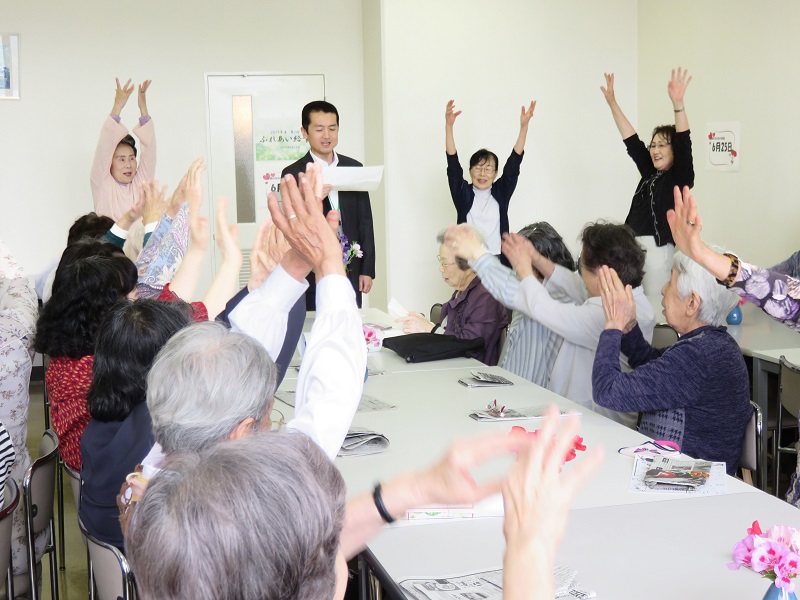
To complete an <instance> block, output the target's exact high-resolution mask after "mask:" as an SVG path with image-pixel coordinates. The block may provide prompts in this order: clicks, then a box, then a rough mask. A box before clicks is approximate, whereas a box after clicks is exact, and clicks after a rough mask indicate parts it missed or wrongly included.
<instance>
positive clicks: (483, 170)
mask: <svg viewBox="0 0 800 600" xmlns="http://www.w3.org/2000/svg"><path fill="white" fill-rule="evenodd" d="M470 171H472V172H473V173H478V174H484V175H491V174H492V173H494V172H495V168H494V167H493V166H491V165H483V166H482V167H481V166H479V165H475V166H474V167H472V169H470Z"/></svg>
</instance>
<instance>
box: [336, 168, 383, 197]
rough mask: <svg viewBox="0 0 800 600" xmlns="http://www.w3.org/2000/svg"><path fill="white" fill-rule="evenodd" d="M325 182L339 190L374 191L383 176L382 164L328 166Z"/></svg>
mask: <svg viewBox="0 0 800 600" xmlns="http://www.w3.org/2000/svg"><path fill="white" fill-rule="evenodd" d="M324 176H325V183H326V184H330V185H332V186H333V189H334V190H336V191H339V192H374V191H375V190H377V189H378V186H379V185H380V183H381V178H382V177H383V165H380V166H377V167H328V168H327V169H325V170H324Z"/></svg>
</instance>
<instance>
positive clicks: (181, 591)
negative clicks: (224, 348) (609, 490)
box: [126, 411, 600, 600]
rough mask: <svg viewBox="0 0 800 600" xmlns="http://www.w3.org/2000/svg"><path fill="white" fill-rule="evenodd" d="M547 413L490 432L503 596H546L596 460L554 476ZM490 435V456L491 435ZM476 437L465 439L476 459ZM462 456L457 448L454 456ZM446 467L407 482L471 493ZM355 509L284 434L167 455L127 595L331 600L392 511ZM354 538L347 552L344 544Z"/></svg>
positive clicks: (318, 460)
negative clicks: (519, 426)
mask: <svg viewBox="0 0 800 600" xmlns="http://www.w3.org/2000/svg"><path fill="white" fill-rule="evenodd" d="M556 415H557V413H555V412H553V411H551V412H550V414H549V416H548V418H546V419H545V421H544V423H543V427H542V429H541V430H540V435H538V436H536V437H535V438H530V437H529V436H508V435H507V434H501V435H502V439H503V440H504V442H502V445H503V446H504V447H505V450H509V449H510V446H509V440H514V441H515V442H520V443H521V445H520V446H519V448H518V450H519V458H518V460H517V462H516V464H515V465H514V467H513V468H512V470H511V473H510V474H509V476H508V478H507V481H506V482H505V484H504V486H503V498H504V503H505V514H506V516H505V528H504V532H505V536H506V542H507V550H506V553H505V558H504V560H503V595H504V597H505V598H509V599H511V600H519V599H522V598H528V599H534V600H541V599H548V600H549V599H550V598H553V597H554V595H555V592H554V585H553V568H554V562H553V561H554V560H555V555H556V547H557V546H558V543H559V541H560V539H561V537H562V536H563V533H564V530H565V528H566V522H567V518H568V513H569V507H570V504H571V502H572V498H573V497H574V495H575V493H576V492H577V490H578V489H579V488H580V486H581V485H582V484H583V482H584V481H585V480H586V478H587V477H588V476H589V474H590V473H591V472H592V471H593V470H594V469H595V468H596V467H597V465H598V463H599V459H600V455H599V454H596V453H595V454H590V455H588V456H586V457H585V458H582V460H581V461H580V462H579V463H578V464H576V465H575V466H574V467H573V468H572V469H570V470H569V472H568V474H567V475H565V476H560V475H559V470H560V468H561V465H562V462H563V457H564V455H565V454H566V453H567V451H568V450H569V449H570V448H571V445H572V440H573V437H574V435H575V434H576V433H577V430H578V426H577V420H573V421H571V422H569V423H567V424H566V426H565V427H564V428H563V430H562V431H560V432H559V431H557V428H558V427H559V424H558V417H557V416H556ZM490 437H491V438H492V439H493V441H492V444H494V445H495V446H496V447H495V450H497V449H498V448H499V446H497V444H498V443H499V442H500V441H501V437H499V435H498V434H492V435H491V436H490ZM487 439H489V438H487V437H486V436H484V437H483V438H476V439H474V440H469V442H472V444H474V445H475V446H477V447H478V448H480V449H481V451H485V450H487V449H488V446H487V445H486V441H487ZM468 448H469V444H466V443H462V444H461V446H460V452H461V453H464V452H465V451H467V449H468ZM464 457H466V455H464V456H462V458H464ZM461 464H462V465H466V463H461ZM456 465H457V462H453V461H449V460H448V459H447V458H446V459H445V460H444V461H442V463H440V464H438V465H436V467H434V468H433V469H430V470H429V471H425V472H422V473H419V474H416V475H418V477H417V480H418V481H419V483H420V486H419V488H420V489H422V488H424V486H425V484H426V483H428V482H429V481H435V486H436V487H439V488H442V489H448V490H450V491H449V494H450V495H451V496H455V495H457V494H458V491H459V490H461V493H462V494H464V493H465V492H467V491H468V490H473V489H475V484H474V482H472V481H471V478H470V477H469V475H468V473H465V469H463V468H458V467H457V466H456ZM468 466H471V465H468ZM287 474H291V476H287ZM533 488H535V489H536V493H531V489H533ZM495 489H496V488H495ZM254 498H257V499H258V501H257V502H254V501H253V499H254ZM358 505H359V507H360V512H359V513H358V514H357V515H354V514H353V511H352V510H351V509H352V508H353V506H354V504H353V502H348V503H347V504H345V484H344V481H343V479H342V476H341V474H340V473H339V471H338V470H337V469H336V467H335V466H334V465H333V463H331V462H330V461H329V460H328V459H327V458H326V457H325V455H324V454H323V453H322V452H321V451H320V450H319V448H317V447H316V446H315V445H314V444H313V443H312V442H311V441H310V440H309V439H308V438H306V437H305V436H303V435H299V434H296V433H290V432H282V433H274V434H269V435H258V434H256V435H253V436H250V437H248V438H245V439H242V440H238V441H229V442H223V443H220V444H217V445H216V446H214V447H213V448H211V449H209V450H208V451H206V452H204V453H200V454H197V453H184V454H177V455H175V456H173V457H170V459H169V460H168V461H167V464H166V465H165V468H164V470H163V471H162V472H161V473H159V474H158V475H156V477H155V478H154V479H153V481H152V483H151V484H150V486H149V487H148V490H147V493H146V495H145V498H144V500H143V501H142V503H141V506H140V507H139V509H138V510H137V512H136V514H135V516H134V518H133V520H132V523H131V528H130V532H129V535H128V537H127V539H126V550H127V556H128V558H129V560H130V563H131V567H132V569H133V572H134V574H135V576H136V584H137V592H138V596H139V597H140V598H142V599H143V600H150V599H156V598H158V599H178V598H192V599H193V600H206V599H208V600H212V599H213V600H268V599H273V598H274V599H276V600H277V599H280V600H300V599H309V598H315V599H317V598H319V599H326V600H328V599H334V600H341V598H343V597H344V593H345V588H346V583H347V567H346V564H345V559H346V558H347V556H348V553H350V554H352V551H353V550H354V549H355V548H356V547H360V546H362V545H363V544H364V542H366V540H367V539H369V538H370V537H371V536H372V535H373V534H374V533H375V532H376V531H377V529H378V528H380V525H381V523H382V522H383V518H392V516H399V515H401V514H403V512H404V509H403V508H401V507H399V506H398V505H397V504H391V503H390V500H389V499H388V498H387V497H386V496H384V497H383V499H382V500H381V496H380V495H376V498H375V499H373V495H372V494H366V495H365V496H363V497H361V498H360V499H359V500H358ZM381 515H383V517H382V516H381ZM355 516H357V517H358V518H357V519H356V518H354V517H355ZM354 525H360V526H359V527H358V528H354ZM356 530H357V531H358V534H359V535H358V538H359V543H358V544H357V545H354V544H352V541H353V540H354V537H353V535H352V534H353V532H354V531H356ZM348 531H349V533H350V542H348ZM498 559H499V557H498ZM231 574H234V576H232V575H231Z"/></svg>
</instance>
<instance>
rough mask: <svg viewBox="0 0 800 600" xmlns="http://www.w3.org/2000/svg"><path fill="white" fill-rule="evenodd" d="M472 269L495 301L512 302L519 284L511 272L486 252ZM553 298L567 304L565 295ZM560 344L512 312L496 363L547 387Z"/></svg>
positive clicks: (556, 337) (541, 327) (535, 323)
mask: <svg viewBox="0 0 800 600" xmlns="http://www.w3.org/2000/svg"><path fill="white" fill-rule="evenodd" d="M472 268H473V269H475V272H476V273H477V274H478V277H479V278H480V280H481V283H483V285H484V287H485V288H486V289H487V290H488V291H489V293H490V294H491V295H492V296H494V297H495V299H497V300H498V301H499V302H501V303H502V304H503V305H505V306H509V305H511V304H512V303H513V300H514V298H515V296H516V295H517V291H518V289H519V285H520V283H519V279H517V276H516V275H515V274H514V271H512V270H511V269H509V268H507V267H505V266H503V265H502V264H501V263H500V261H499V260H498V259H497V257H496V256H493V255H492V254H489V253H486V254H484V255H483V256H481V257H480V258H479V259H478V260H477V261H476V262H475V264H474V265H472ZM553 297H554V298H555V299H556V300H559V301H561V302H569V301H570V299H569V298H568V297H567V296H566V295H557V294H553ZM563 341H564V338H563V337H561V336H560V335H557V334H556V333H554V332H553V331H552V330H550V329H548V328H547V327H545V326H544V325H542V324H541V323H539V322H538V321H534V320H533V319H531V318H528V317H527V316H525V315H524V314H522V313H521V312H520V311H518V310H515V311H514V314H513V317H512V319H511V325H510V326H509V329H508V338H507V339H506V344H505V346H503V349H502V353H501V355H500V362H499V363H498V364H499V365H500V366H501V367H502V368H504V369H506V370H507V371H511V372H512V373H514V374H515V375H519V376H520V377H523V378H525V379H527V380H528V381H531V382H533V383H535V384H536V385H540V386H542V387H547V384H548V383H549V381H550V372H551V371H552V370H553V363H555V361H556V357H557V356H558V351H559V350H560V349H561V344H562V342H563Z"/></svg>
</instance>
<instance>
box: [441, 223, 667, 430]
mask: <svg viewBox="0 0 800 600" xmlns="http://www.w3.org/2000/svg"><path fill="white" fill-rule="evenodd" d="M581 242H582V251H581V256H580V272H578V273H573V272H571V271H570V270H568V269H566V268H564V267H563V266H561V265H558V264H556V263H554V262H553V261H552V260H550V259H548V258H546V257H544V256H542V255H541V254H540V253H539V252H538V251H537V250H536V249H535V248H534V247H533V244H531V242H530V241H529V240H527V239H525V238H524V237H522V236H520V235H518V234H515V233H511V234H504V236H503V254H505V255H506V257H507V258H508V260H509V261H510V262H511V266H512V267H513V268H514V271H515V272H516V274H517V279H519V284H518V285H513V279H511V278H509V279H508V281H509V282H511V287H510V289H511V290H513V295H512V294H510V293H506V292H505V291H503V290H499V291H500V292H501V293H502V294H503V302H505V303H506V305H507V306H509V307H510V308H513V309H514V310H518V311H520V312H522V313H523V314H524V315H525V316H527V317H528V318H529V319H533V320H535V321H538V322H539V323H541V324H542V325H543V326H544V327H547V328H548V329H550V330H551V331H553V332H555V333H556V334H557V335H559V336H561V337H562V338H564V341H563V343H562V344H561V350H560V351H559V352H558V357H557V358H556V360H555V363H554V364H553V369H552V371H551V373H550V381H549V383H548V385H547V389H549V390H552V391H554V392H555V393H557V394H560V395H562V396H565V397H566V398H569V399H570V400H572V401H574V402H577V403H578V404H580V405H582V406H584V407H586V408H587V409H589V410H593V411H595V412H598V413H600V414H603V415H605V416H607V417H608V418H610V419H613V420H615V421H617V422H619V423H622V424H623V425H626V426H628V427H634V426H635V425H636V419H637V415H636V414H635V413H622V412H617V411H613V410H608V409H606V408H603V407H601V406H599V405H597V404H596V403H594V402H592V377H591V373H592V363H593V362H594V355H595V350H596V349H597V342H598V341H599V339H600V334H601V333H602V332H603V327H604V325H605V315H604V314H603V306H602V302H601V300H600V285H599V283H598V275H597V273H598V271H599V270H600V268H601V267H602V266H603V265H604V264H613V266H614V268H616V269H618V270H619V271H618V272H620V277H621V278H622V280H623V281H624V282H625V283H626V284H630V285H631V286H633V288H634V291H633V294H634V299H635V301H636V307H637V310H638V311H639V317H640V318H639V322H640V324H641V327H642V331H643V333H644V335H645V337H646V339H652V336H653V328H654V327H655V317H654V315H653V309H652V307H651V306H650V302H649V301H648V300H647V298H646V297H645V295H644V291H643V290H642V288H641V283H642V277H643V274H644V256H645V251H644V248H642V246H641V245H640V244H639V243H638V242H637V241H636V237H635V236H634V234H633V231H632V230H631V229H630V227H628V226H627V225H616V224H613V223H602V222H598V223H591V224H589V225H587V226H586V227H585V228H584V230H583V232H582V234H581ZM445 245H446V246H448V247H450V248H452V250H453V252H455V254H456V255H457V256H460V257H462V258H464V259H467V260H469V261H471V262H473V263H474V264H475V268H476V269H478V270H481V269H482V267H483V264H485V262H486V261H490V260H493V257H492V256H491V255H490V254H489V253H488V251H487V250H486V249H485V248H482V247H481V246H480V245H479V244H475V240H474V238H473V236H472V235H471V234H470V232H469V231H468V230H467V229H465V228H464V227H463V226H462V225H458V226H453V227H450V228H449V229H448V231H447V235H446V236H445ZM535 272H538V273H539V274H541V275H542V276H543V277H544V280H543V281H541V282H540V281H539V279H538V278H537V277H536V276H535V275H534V273H535ZM555 296H557V297H559V298H560V297H562V296H565V297H567V298H569V299H570V302H568V303H565V302H562V301H560V300H558V299H556V297H555ZM623 358H624V357H620V360H623ZM623 368H625V369H628V366H627V364H625V363H624V362H623Z"/></svg>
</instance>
